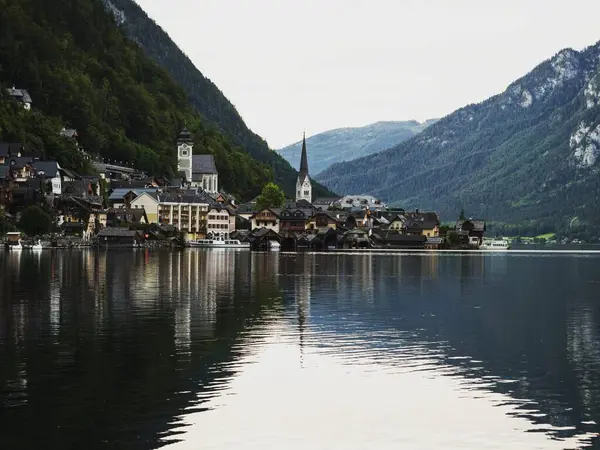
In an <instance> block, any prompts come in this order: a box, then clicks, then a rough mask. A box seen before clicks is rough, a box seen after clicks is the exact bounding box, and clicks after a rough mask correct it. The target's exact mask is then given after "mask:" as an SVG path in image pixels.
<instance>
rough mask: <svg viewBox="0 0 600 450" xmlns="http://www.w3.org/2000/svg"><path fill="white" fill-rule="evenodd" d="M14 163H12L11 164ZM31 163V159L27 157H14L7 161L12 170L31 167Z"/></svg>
mask: <svg viewBox="0 0 600 450" xmlns="http://www.w3.org/2000/svg"><path fill="white" fill-rule="evenodd" d="M13 161H14V163H13ZM32 161H33V158H31V157H29V156H20V157H18V156H15V157H11V158H10V159H9V160H8V164H9V165H10V166H12V167H13V168H14V169H22V168H23V167H25V166H26V165H28V164H29V165H31V163H32Z"/></svg>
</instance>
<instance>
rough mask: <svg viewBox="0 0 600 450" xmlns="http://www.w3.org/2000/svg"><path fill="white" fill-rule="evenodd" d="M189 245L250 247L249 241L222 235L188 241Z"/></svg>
mask: <svg viewBox="0 0 600 450" xmlns="http://www.w3.org/2000/svg"><path fill="white" fill-rule="evenodd" d="M187 245H188V246H189V247H204V248H239V249H246V248H247V249H249V248H250V243H249V242H240V241H239V240H237V239H225V238H222V237H216V238H212V239H211V238H207V239H198V240H196V241H188V242H187Z"/></svg>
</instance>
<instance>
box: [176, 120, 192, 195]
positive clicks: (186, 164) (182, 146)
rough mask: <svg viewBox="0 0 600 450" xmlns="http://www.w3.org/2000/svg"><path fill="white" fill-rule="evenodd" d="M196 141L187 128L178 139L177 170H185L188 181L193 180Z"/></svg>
mask: <svg viewBox="0 0 600 450" xmlns="http://www.w3.org/2000/svg"><path fill="white" fill-rule="evenodd" d="M193 149H194V141H192V135H191V134H190V132H189V131H188V129H187V128H184V129H183V131H182V132H181V133H180V134H179V138H178V139H177V171H178V172H184V173H185V178H186V181H187V182H188V183H189V182H191V181H192V154H193Z"/></svg>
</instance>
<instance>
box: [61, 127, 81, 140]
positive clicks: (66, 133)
mask: <svg viewBox="0 0 600 450" xmlns="http://www.w3.org/2000/svg"><path fill="white" fill-rule="evenodd" d="M60 135H61V136H62V137H66V138H69V139H74V140H77V138H78V137H79V135H78V134H77V130H76V129H74V128H64V127H63V129H62V130H60Z"/></svg>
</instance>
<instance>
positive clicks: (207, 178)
mask: <svg viewBox="0 0 600 450" xmlns="http://www.w3.org/2000/svg"><path fill="white" fill-rule="evenodd" d="M193 150H194V141H193V140H192V135H191V134H190V132H189V131H188V129H187V128H184V129H183V131H182V132H181V133H180V134H179V139H177V171H178V173H179V175H180V176H181V180H182V184H185V185H186V186H189V187H197V188H201V189H204V190H205V191H206V192H208V193H209V194H216V193H218V192H219V173H218V172H217V166H216V165H215V158H214V156H213V155H194V152H193Z"/></svg>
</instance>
